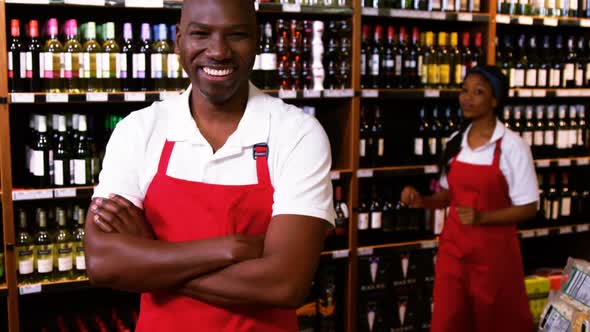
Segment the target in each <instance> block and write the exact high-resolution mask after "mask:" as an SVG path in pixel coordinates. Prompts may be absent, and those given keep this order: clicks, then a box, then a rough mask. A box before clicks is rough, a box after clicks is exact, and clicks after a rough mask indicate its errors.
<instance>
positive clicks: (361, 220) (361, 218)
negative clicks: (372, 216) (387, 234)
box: [358, 212, 369, 231]
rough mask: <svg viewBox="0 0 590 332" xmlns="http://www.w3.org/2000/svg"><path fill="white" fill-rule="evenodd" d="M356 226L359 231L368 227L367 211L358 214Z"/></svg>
mask: <svg viewBox="0 0 590 332" xmlns="http://www.w3.org/2000/svg"><path fill="white" fill-rule="evenodd" d="M358 228H359V230H361V231H364V230H367V229H369V214H368V213H367V212H362V213H359V214H358Z"/></svg>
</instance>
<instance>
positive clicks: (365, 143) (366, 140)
mask: <svg viewBox="0 0 590 332" xmlns="http://www.w3.org/2000/svg"><path fill="white" fill-rule="evenodd" d="M367 117H368V116H367V110H366V109H365V108H363V109H362V110H361V124H360V142H359V156H360V165H361V166H367V164H368V161H369V153H370V151H372V148H373V144H372V142H373V140H372V139H371V137H370V127H369V121H368V119H367Z"/></svg>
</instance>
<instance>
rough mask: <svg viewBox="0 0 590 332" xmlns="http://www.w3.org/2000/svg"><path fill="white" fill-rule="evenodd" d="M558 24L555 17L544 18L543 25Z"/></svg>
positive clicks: (554, 25) (553, 25)
mask: <svg viewBox="0 0 590 332" xmlns="http://www.w3.org/2000/svg"><path fill="white" fill-rule="evenodd" d="M558 24H559V21H558V20H557V19H556V18H544V19H543V25H546V26H550V27H556V26H557V25H558Z"/></svg>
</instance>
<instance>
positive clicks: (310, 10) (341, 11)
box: [255, 3, 353, 15]
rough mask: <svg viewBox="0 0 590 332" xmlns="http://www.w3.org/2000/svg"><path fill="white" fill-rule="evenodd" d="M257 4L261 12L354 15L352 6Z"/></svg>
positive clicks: (257, 9)
mask: <svg viewBox="0 0 590 332" xmlns="http://www.w3.org/2000/svg"><path fill="white" fill-rule="evenodd" d="M255 6H256V11H258V12H260V13H301V14H320V15H352V13H353V10H352V8H349V7H323V6H303V5H297V4H280V3H260V4H257V3H256V4H255Z"/></svg>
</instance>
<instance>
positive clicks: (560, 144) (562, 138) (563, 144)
mask: <svg viewBox="0 0 590 332" xmlns="http://www.w3.org/2000/svg"><path fill="white" fill-rule="evenodd" d="M569 137H570V136H569V130H566V129H560V130H558V131H557V148H558V149H567V148H568V146H569Z"/></svg>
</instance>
